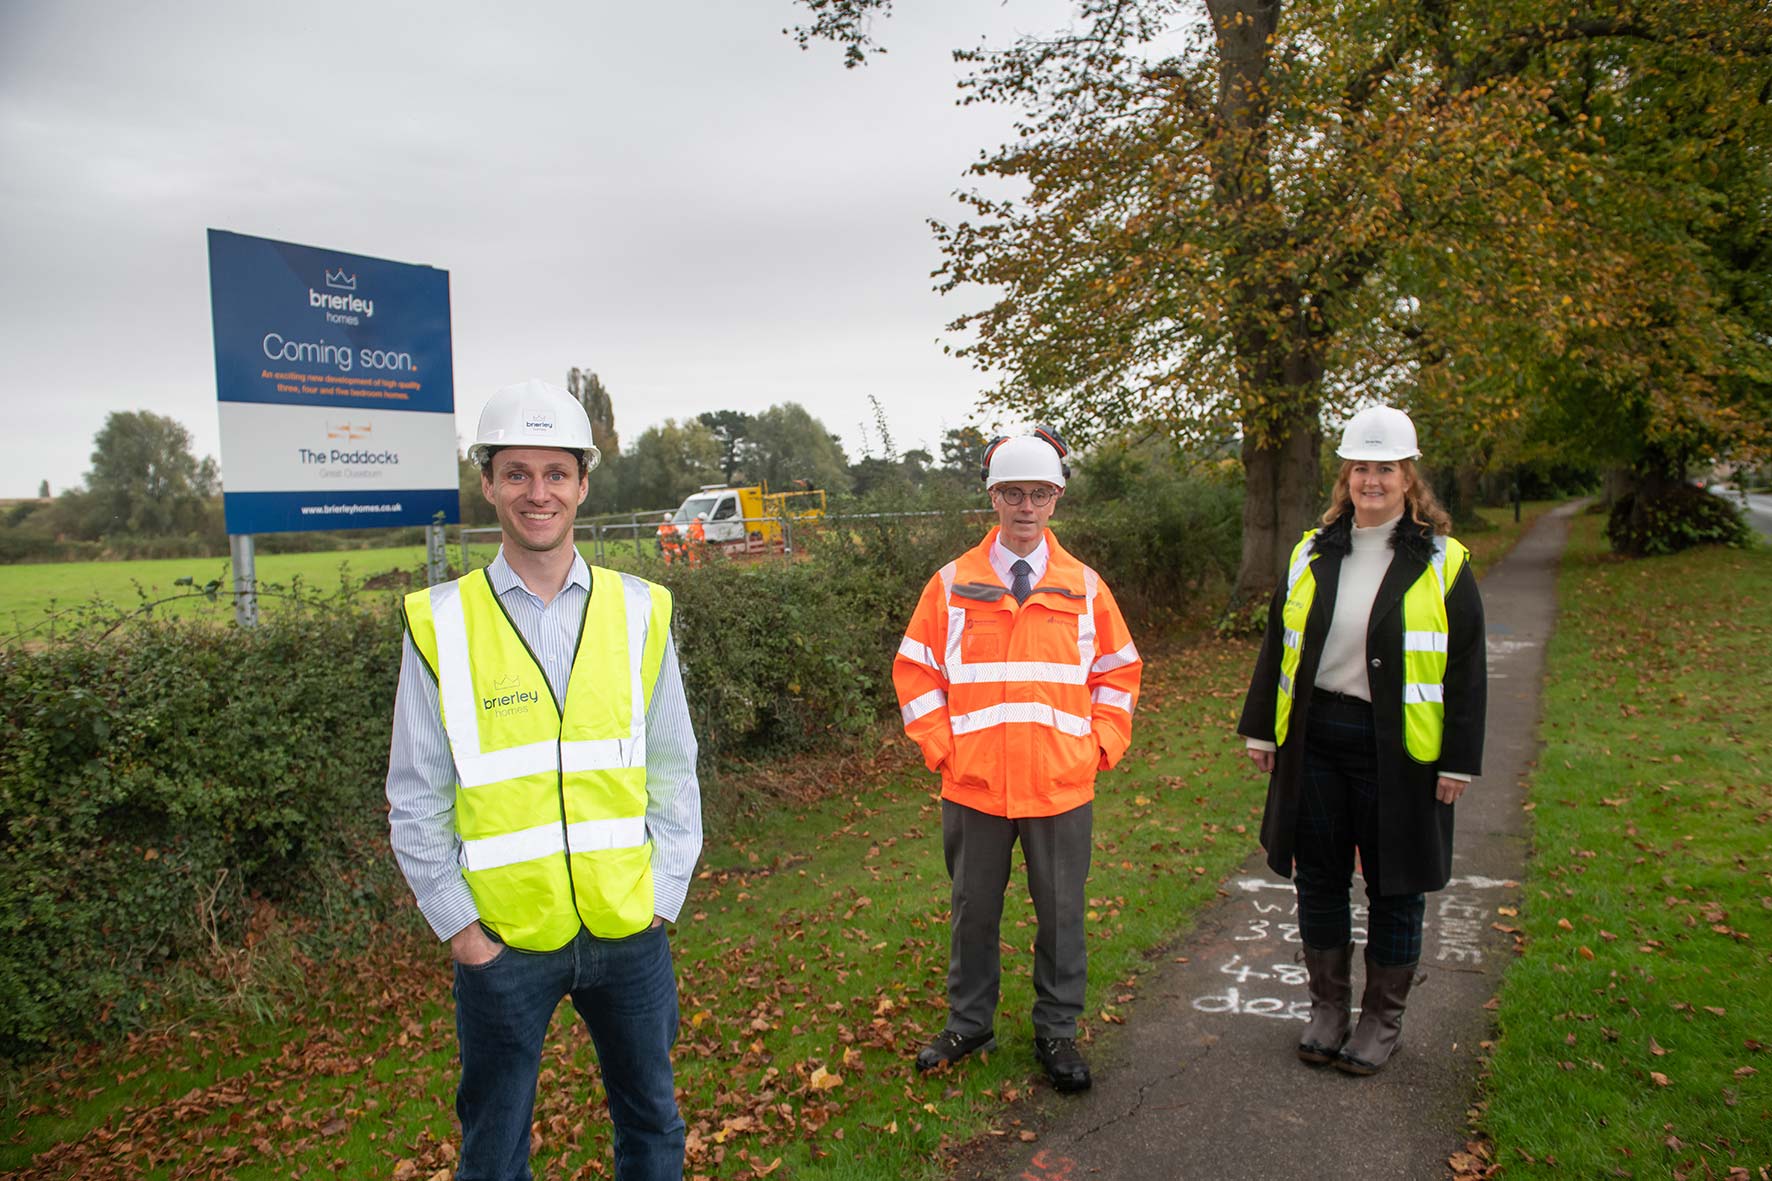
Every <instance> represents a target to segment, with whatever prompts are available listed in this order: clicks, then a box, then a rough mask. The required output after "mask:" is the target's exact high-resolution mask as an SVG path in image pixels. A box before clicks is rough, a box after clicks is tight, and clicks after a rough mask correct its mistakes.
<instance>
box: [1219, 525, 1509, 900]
mask: <svg viewBox="0 0 1772 1181" xmlns="http://www.w3.org/2000/svg"><path fill="white" fill-rule="evenodd" d="M1391 548H1392V550H1393V551H1394V552H1393V553H1392V556H1391V564H1390V569H1389V570H1387V571H1386V572H1385V576H1384V580H1383V582H1381V583H1380V584H1379V587H1378V595H1377V597H1376V598H1375V599H1374V600H1373V602H1372V617H1371V620H1370V621H1369V622H1368V623H1367V625H1366V670H1367V675H1368V677H1369V678H1370V680H1371V688H1372V718H1373V726H1374V729H1375V730H1376V731H1377V735H1378V777H1379V785H1378V786H1379V790H1378V810H1379V847H1378V865H1379V872H1380V875H1381V877H1382V879H1383V880H1382V881H1378V882H1373V883H1370V884H1371V885H1372V886H1373V888H1374V889H1375V890H1376V892H1377V893H1379V894H1418V893H1425V892H1427V891H1430V890H1439V889H1442V888H1443V887H1444V886H1445V885H1446V882H1447V880H1448V879H1449V878H1450V877H1451V876H1452V816H1453V806H1452V805H1451V804H1442V803H1440V801H1439V800H1438V799H1436V798H1435V796H1434V788H1435V784H1436V781H1437V780H1438V779H1439V775H1440V772H1441V771H1457V772H1462V773H1464V774H1467V775H1477V774H1480V773H1481V772H1482V770H1483V719H1484V709H1485V706H1486V703H1487V696H1488V667H1487V660H1486V658H1485V645H1484V638H1485V637H1484V630H1483V600H1482V598H1481V596H1479V595H1478V593H1477V577H1476V571H1475V570H1473V569H1471V564H1470V563H1469V562H1466V563H1465V565H1464V569H1463V570H1461V571H1460V572H1459V575H1458V579H1457V581H1456V582H1454V583H1453V584H1452V588H1451V590H1450V592H1449V593H1448V594H1447V596H1446V619H1447V627H1448V630H1449V635H1448V637H1447V653H1446V681H1445V703H1444V704H1445V735H1444V737H1443V739H1442V740H1441V744H1440V759H1439V762H1438V763H1436V764H1428V763H1418V762H1416V761H1415V760H1414V759H1413V758H1411V757H1410V756H1409V753H1408V751H1407V750H1406V749H1405V748H1404V745H1403V684H1402V681H1403V594H1404V592H1405V591H1407V590H1408V589H1409V587H1410V586H1411V585H1413V584H1414V582H1415V580H1416V578H1418V577H1419V576H1420V575H1421V572H1422V571H1423V570H1425V569H1426V568H1427V563H1428V561H1429V559H1430V558H1431V557H1432V556H1433V533H1432V531H1431V530H1429V529H1428V528H1426V527H1425V526H1422V525H1418V524H1416V523H1415V522H1414V521H1412V520H1410V519H1409V517H1408V515H1407V514H1405V515H1404V517H1403V519H1402V520H1401V521H1398V522H1397V528H1396V531H1395V532H1394V533H1393V534H1392V535H1391ZM1352 549H1353V514H1352V513H1351V512H1348V513H1344V514H1342V516H1341V517H1339V518H1337V519H1336V521H1335V522H1334V523H1333V524H1330V525H1327V526H1325V527H1324V528H1323V530H1322V532H1320V533H1319V534H1318V537H1317V552H1318V553H1319V554H1320V555H1321V556H1320V557H1319V558H1318V559H1317V560H1316V561H1315V562H1314V563H1313V564H1312V566H1311V571H1312V574H1313V576H1314V577H1315V578H1316V583H1317V592H1316V598H1315V600H1314V601H1313V602H1312V603H1311V611H1310V616H1309V618H1308V619H1307V620H1306V622H1305V625H1304V647H1303V651H1302V653H1301V654H1300V656H1301V658H1300V660H1299V665H1298V676H1297V678H1296V683H1297V689H1296V692H1295V696H1294V699H1293V702H1292V718H1291V721H1290V723H1289V724H1288V729H1287V732H1286V741H1285V743H1284V744H1283V745H1282V746H1281V747H1280V749H1279V752H1278V753H1277V754H1276V755H1275V756H1274V773H1273V776H1272V778H1270V779H1269V781H1268V789H1267V810H1266V812H1265V813H1264V814H1263V815H1262V818H1261V845H1262V848H1264V849H1266V850H1267V863H1268V865H1269V866H1271V867H1272V868H1273V870H1274V872H1275V873H1278V874H1281V875H1282V876H1285V877H1291V876H1292V851H1293V840H1294V832H1295V831H1296V828H1297V824H1298V795H1299V786H1300V783H1301V782H1302V780H1303V776H1304V735H1305V731H1306V728H1307V720H1308V719H1309V717H1310V711H1311V697H1312V694H1313V691H1314V688H1315V684H1316V679H1317V664H1318V662H1319V661H1320V660H1321V659H1322V655H1323V640H1324V637H1325V636H1327V635H1328V633H1329V621H1330V620H1332V619H1333V618H1335V592H1336V588H1337V586H1338V584H1339V583H1340V581H1341V578H1340V575H1341V562H1342V559H1343V558H1345V557H1346V556H1347V555H1348V553H1349V552H1351V551H1352ZM1285 602H1286V588H1285V586H1283V585H1282V586H1281V587H1280V588H1279V589H1278V590H1277V591H1275V592H1274V601H1273V604H1272V605H1271V606H1270V607H1269V608H1268V617H1267V636H1266V638H1265V639H1263V640H1262V644H1261V657H1260V659H1259V660H1258V661H1257V662H1256V665H1255V675H1254V676H1253V677H1252V678H1251V679H1250V682H1249V693H1248V696H1247V697H1245V698H1244V701H1243V717H1242V720H1241V721H1239V722H1238V724H1237V732H1238V733H1240V734H1242V735H1243V736H1244V737H1247V738H1261V739H1266V740H1267V741H1269V742H1272V741H1273V740H1274V704H1275V700H1274V699H1275V689H1276V686H1277V685H1278V683H1279V679H1280V652H1281V643H1280V632H1281V621H1280V617H1281V614H1282V609H1283V607H1284V606H1285Z"/></svg>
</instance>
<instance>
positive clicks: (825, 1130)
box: [0, 521, 1517, 1181]
mask: <svg viewBox="0 0 1772 1181" xmlns="http://www.w3.org/2000/svg"><path fill="white" fill-rule="evenodd" d="M1482 536H1483V538H1484V539H1485V552H1486V553H1488V554H1489V555H1491V560H1493V559H1494V558H1498V557H1499V556H1500V553H1501V552H1502V550H1503V549H1504V547H1505V545H1506V544H1507V543H1508V542H1510V541H1511V540H1512V539H1513V537H1514V536H1517V529H1516V527H1515V526H1513V525H1512V523H1511V521H1509V522H1508V523H1507V524H1506V525H1505V526H1504V528H1503V529H1502V530H1500V531H1499V532H1497V533H1488V534H1483V535H1482ZM1143 646H1144V647H1145V649H1146V659H1147V666H1146V673H1145V684H1144V691H1143V697H1142V701H1141V704H1140V709H1139V715H1138V725H1137V728H1136V731H1135V737H1134V745H1133V749H1132V750H1131V752H1129V754H1128V756H1127V758H1126V759H1125V760H1124V761H1123V762H1122V763H1121V765H1120V766H1119V767H1117V768H1116V769H1115V770H1114V771H1113V772H1111V773H1108V774H1106V775H1104V776H1103V777H1102V779H1101V781H1100V783H1099V784H1098V798H1099V799H1100V801H1101V802H1100V803H1098V805H1097V809H1096V832H1095V836H1096V854H1095V860H1094V866H1093V870H1092V873H1091V876H1090V881H1089V911H1088V916H1087V917H1088V922H1089V927H1090V932H1089V950H1090V961H1089V976H1090V984H1089V1005H1090V1008H1089V1011H1088V1013H1087V1014H1086V1018H1085V1021H1084V1023H1083V1027H1082V1028H1083V1034H1084V1037H1085V1039H1086V1040H1089V1041H1096V1040H1100V1039H1104V1038H1115V1037H1122V1036H1129V1035H1131V1034H1132V1032H1133V1030H1134V1029H1135V1028H1136V1026H1135V1024H1134V1025H1132V1026H1128V1027H1127V1029H1125V1030H1121V1029H1120V1028H1119V1027H1120V1025H1121V1024H1122V1022H1124V1021H1126V1020H1127V1018H1126V1016H1125V1014H1126V1013H1127V1012H1128V1011H1129V1006H1130V1005H1131V1003H1132V1002H1133V1001H1134V1000H1135V999H1136V998H1137V997H1138V995H1139V991H1140V987H1141V981H1142V980H1143V978H1144V977H1145V975H1146V974H1147V973H1148V972H1150V971H1151V970H1152V962H1151V961H1150V959H1149V958H1148V955H1149V952H1150V950H1151V949H1153V948H1156V947H1160V946H1162V945H1163V944H1165V943H1167V942H1169V941H1171V940H1172V939H1174V938H1175V937H1176V936H1177V935H1178V934H1179V933H1181V932H1183V931H1185V930H1186V929H1187V928H1188V927H1189V926H1190V925H1191V924H1192V922H1193V916H1194V915H1195V913H1196V912H1197V911H1198V910H1199V909H1201V908H1202V907H1204V906H1206V905H1208V904H1210V903H1211V902H1212V901H1214V900H1215V898H1216V896H1217V889H1218V883H1219V882H1220V881H1222V880H1223V879H1224V878H1225V877H1226V876H1227V875H1228V874H1230V873H1231V872H1233V871H1234V870H1235V868H1236V867H1237V866H1238V865H1239V864H1241V862H1242V861H1243V860H1244V858H1246V857H1247V856H1248V854H1249V852H1250V851H1251V849H1253V848H1254V846H1255V840H1256V838H1255V830H1256V827H1257V825H1258V823H1259V816H1260V810H1261V802H1262V797H1263V795H1264V791H1265V786H1264V784H1263V782H1262V781H1261V779H1260V777H1259V776H1257V775H1255V774H1253V773H1252V772H1251V771H1250V770H1249V765H1248V762H1247V760H1246V759H1244V758H1243V757H1242V743H1241V741H1240V740H1239V739H1237V737H1236V736H1235V734H1234V728H1235V724H1236V716H1237V712H1238V708H1239V706H1240V703H1241V699H1242V693H1243V687H1244V684H1245V681H1246V677H1247V674H1248V669H1249V665H1250V662H1251V661H1252V659H1253V657H1254V649H1255V643H1254V641H1253V640H1248V639H1243V640H1238V641H1235V642H1219V641H1215V640H1203V641H1200V642H1195V643H1183V642H1178V641H1175V640H1171V641H1168V642H1157V641H1156V640H1154V639H1153V640H1152V641H1150V642H1149V643H1148V644H1145V645H1143ZM749 778H750V779H751V780H752V781H754V782H755V785H756V786H757V787H759V788H762V787H766V788H767V789H768V791H767V792H765V793H764V794H762V795H760V796H759V797H758V798H763V799H768V800H770V801H771V803H772V806H766V807H759V808H755V809H752V812H753V813H754V814H755V816H756V817H757V818H756V819H751V820H743V821H737V822H733V823H731V824H719V823H714V822H712V821H710V825H709V831H708V840H707V847H706V849H705V851H704V854H703V858H702V867H703V868H702V870H701V873H700V875H699V877H698V880H697V881H696V882H695V883H694V885H693V888H692V889H691V892H690V899H689V905H688V907H687V908H686V910H685V911H684V913H683V915H682V916H681V917H680V920H679V922H678V924H677V925H676V927H675V929H674V932H673V936H672V939H673V946H674V951H675V955H676V961H677V964H676V966H677V975H678V980H679V981H680V988H681V1005H682V1018H683V1024H682V1033H681V1038H680V1041H679V1044H678V1048H677V1052H676V1064H677V1081H678V1085H679V1086H680V1087H681V1088H682V1091H683V1098H682V1107H683V1110H684V1113H685V1118H686V1120H687V1121H688V1123H689V1128H690V1136H689V1153H688V1157H689V1159H688V1167H687V1175H688V1176H690V1177H692V1178H694V1177H702V1178H710V1179H711V1178H752V1177H757V1176H765V1175H766V1176H774V1177H794V1178H818V1179H840V1181H876V1179H878V1178H882V1177H892V1178H906V1179H910V1181H919V1179H921V1181H928V1179H932V1178H936V1177H939V1176H941V1175H942V1174H943V1173H944V1172H945V1171H946V1166H947V1161H948V1152H949V1150H951V1149H953V1148H955V1147H957V1146H959V1145H962V1144H964V1143H966V1142H967V1141H969V1140H971V1139H973V1138H975V1137H977V1136H980V1135H986V1134H997V1135H1009V1136H1015V1135H1017V1134H1018V1132H1020V1131H1022V1130H1024V1122H1026V1121H1032V1120H1033V1119H1034V1118H1035V1116H1034V1110H1035V1109H1034V1107H1033V1106H1032V1098H1033V1096H1035V1095H1037V1094H1039V1093H1041V1091H1042V1088H1043V1087H1044V1084H1043V1083H1042V1082H1040V1081H1039V1078H1038V1070H1037V1067H1036V1066H1035V1064H1034V1060H1033V1054H1032V1047H1031V1036H1032V1033H1031V1030H1030V1028H1029V1027H1028V1024H1027V1019H1026V1016H1025V1014H1027V1013H1028V1011H1029V1009H1030V1008H1031V1005H1032V1000H1033V997H1032V985H1031V966H1030V965H1031V959H1032V938H1033V915H1032V913H1031V907H1030V905H1029V903H1028V901H1027V898H1026V897H1025V894H1023V893H1022V892H1021V891H1017V890H1014V889H1012V890H1011V891H1010V892H1009V895H1008V898H1007V904H1006V907H1005V912H1004V926H1003V937H1004V940H1005V944H1006V950H1005V953H1004V977H1003V998H1002V1004H1001V1010H1000V1012H1001V1016H1000V1019H999V1023H998V1027H997V1033H998V1038H999V1042H1000V1047H1001V1048H1000V1049H999V1050H998V1051H997V1052H996V1053H994V1054H991V1055H989V1056H988V1058H987V1059H986V1060H984V1061H978V1062H974V1063H972V1064H970V1065H969V1066H968V1067H967V1068H966V1069H964V1070H960V1071H954V1072H951V1073H944V1074H940V1075H936V1076H931V1077H919V1076H918V1075H917V1074H916V1073H915V1071H914V1069H913V1068H912V1065H911V1060H912V1056H913V1055H914V1053H915V1050H916V1048H917V1047H918V1046H919V1045H921V1044H922V1042H923V1041H924V1040H926V1039H927V1038H928V1037H929V1036H930V1035H932V1034H933V1033H935V1032H937V1031H938V1030H939V1029H940V1028H941V1026H942V1023H943V1021H944V1019H945V1016H946V1000H945V988H944V979H945V972H946V964H947V923H946V909H947V898H948V885H947V877H946V872H945V870H944V868H943V865H942V857H941V847H940V827H941V825H940V812H939V806H938V803H937V801H936V798H935V794H934V785H933V784H932V781H931V779H930V777H929V775H928V774H927V773H926V772H924V771H923V770H922V768H921V764H920V762H919V761H918V760H917V759H916V757H915V755H914V752H913V750H912V749H911V748H910V746H909V744H908V742H906V741H905V740H904V739H903V737H902V735H900V734H898V732H897V729H896V726H892V727H888V728H886V729H882V730H881V731H879V732H878V733H877V735H876V736H875V738H874V739H873V740H872V741H864V742H862V743H859V744H858V745H857V747H856V748H855V749H853V750H851V751H849V752H847V753H845V754H842V755H834V756H826V757H821V758H809V759H803V760H796V761H794V762H792V763H786V764H782V765H779V766H774V767H768V768H761V769H758V770H757V771H755V772H752V773H751V775H750V776H749ZM833 784H835V785H840V786H838V787H836V788H835V789H833V788H832V786H831V785H833ZM747 790H750V789H747V788H746V786H745V784H744V783H743V782H738V783H734V782H732V781H730V780H728V781H726V782H722V781H720V780H719V779H717V778H715V777H714V776H710V777H709V782H708V783H706V784H705V785H704V791H707V792H708V793H710V794H719V793H730V794H736V793H739V792H743V791H747ZM366 791H367V798H366V800H365V806H366V807H370V806H375V804H376V802H377V796H376V789H375V788H374V787H369V788H367V789H366ZM710 815H712V814H711V813H710ZM364 856H365V857H372V858H386V857H387V856H388V854H387V851H386V849H385V847H378V848H375V849H368V850H365V851H364ZM387 905H388V908H389V913H390V914H391V916H392V917H391V918H389V919H388V920H387V921H385V922H381V923H377V924H374V925H373V926H370V927H368V928H367V929H364V930H362V931H360V932H353V937H352V938H351V939H349V940H347V941H343V942H342V945H339V946H337V947H336V949H335V950H330V951H329V950H328V948H329V947H331V946H334V945H333V944H332V943H329V941H328V940H327V938H326V937H325V936H324V933H316V932H313V931H312V930H311V929H309V930H308V932H307V934H306V935H305V936H303V938H302V939H300V940H299V941H298V940H297V939H296V937H295V936H296V934H297V932H296V931H293V930H291V929H290V925H289V924H283V923H280V922H276V921H274V920H273V921H271V922H270V923H269V925H268V926H267V928H266V929H265V930H264V932H263V933H262V934H261V936H260V937H259V938H258V940H257V941H256V942H254V943H253V944H251V945H250V946H246V947H240V948H218V950H217V954H216V956H215V957H214V958H213V960H212V961H211V962H209V963H203V964H192V965H186V966H185V967H184V968H181V969H180V972H181V973H182V977H181V980H182V981H183V983H182V984H180V986H179V987H180V990H181V992H191V993H202V992H207V994H208V995H209V996H211V997H212V998H217V999H220V1000H224V1001H225V1000H231V1002H232V1003H231V1004H230V1005H226V1006H222V1007H219V1008H218V1007H216V1006H214V1005H211V1006H208V1007H191V1008H188V1009H185V1010H180V1009H179V1008H178V1007H174V1008H173V1009H172V1010H170V1011H169V1012H168V1014H167V1016H166V1018H165V1019H164V1020H163V1021H162V1022H160V1023H158V1024H157V1026H156V1029H155V1031H154V1032H152V1033H150V1034H146V1035H142V1036H139V1037H137V1038H134V1039H131V1040H130V1041H129V1042H128V1043H126V1044H124V1045H121V1046H112V1047H104V1048H102V1049H97V1048H95V1049H90V1050H87V1051H83V1052H81V1053H79V1054H76V1055H73V1056H69V1057H66V1058H63V1059H61V1060H58V1061H54V1062H49V1063H43V1064H39V1066H38V1067H37V1068H35V1069H34V1070H33V1071H31V1072H29V1073H24V1074H14V1075H12V1076H10V1077H6V1078H4V1079H0V1082H3V1084H4V1088H3V1090H0V1095H3V1097H4V1107H3V1108H0V1171H5V1170H13V1171H12V1172H8V1175H9V1176H14V1177H18V1178H21V1179H23V1178H31V1179H34V1181H48V1179H51V1178H54V1179H58V1181H65V1179H68V1178H76V1177H77V1178H82V1179H87V1178H94V1179H101V1178H108V1177H116V1178H123V1177H130V1178H137V1177H139V1178H150V1179H152V1178H174V1177H177V1178H218V1179H219V1178H224V1177H225V1178H238V1179H240V1181H260V1179H262V1181H271V1179H273V1178H275V1179H278V1181H282V1179H285V1178H292V1177H296V1178H318V1177H335V1176H347V1177H392V1178H396V1179H399V1181H412V1179H424V1181H429V1179H431V1178H445V1179H446V1178H447V1177H448V1176H449V1167H450V1165H451V1163H452V1153H453V1145H454V1140H455V1129H454V1118H453V1111H452V1108H451V1099H452V1094H453V1086H454V1081H455V1069H456V1065H455V1049H454V1031H453V1024H452V1017H451V1009H450V1001H449V981H450V976H449V969H448V962H447V954H446V951H445V949H444V948H443V947H442V946H441V945H439V943H438V942H437V941H436V939H435V938H434V937H433V936H432V935H431V933H430V932H429V930H428V928H425V927H424V926H423V924H422V922H421V921H420V920H419V919H418V917H417V915H416V913H415V912H414V910H413V908H412V906H411V903H410V898H409V897H408V896H406V895H405V893H404V887H403V885H402V884H399V883H393V884H392V885H391V886H390V889H389V895H388V900H387ZM292 965H293V967H292ZM249 1014H250V1015H249ZM1131 1020H1133V1021H1134V1022H1136V1020H1137V1015H1136V1013H1133V1015H1132V1018H1131ZM601 1100H602V1088H601V1086H600V1084H599V1083H598V1081H597V1070H596V1065H595V1059H594V1055H593V1054H592V1051H591V1048H590V1045H589V1039H588V1037H587V1036H586V1035H585V1033H584V1031H583V1029H582V1027H580V1026H579V1025H578V1024H577V1022H576V1017H575V1016H574V1015H573V1014H572V1012H571V1010H570V1008H568V1007H565V1006H562V1009H561V1011H560V1014H559V1015H558V1017H557V1019H556V1022H555V1025H554V1027H553V1029H552V1031H551V1034H550V1037H549V1040H548V1044H547V1047H546V1050H545V1052H544V1059H543V1076H542V1085H541V1088H540V1092H539V1099H538V1105H537V1109H536V1119H537V1127H538V1135H539V1137H540V1143H539V1147H538V1148H537V1151H536V1159H535V1171H536V1175H537V1176H539V1177H558V1178H572V1179H579V1178H588V1177H593V1176H605V1175H607V1171H608V1164H609V1160H610V1133H609V1126H608V1118H607V1115H606V1113H605V1112H604V1111H603V1110H602V1109H601V1106H600V1104H601Z"/></svg>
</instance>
